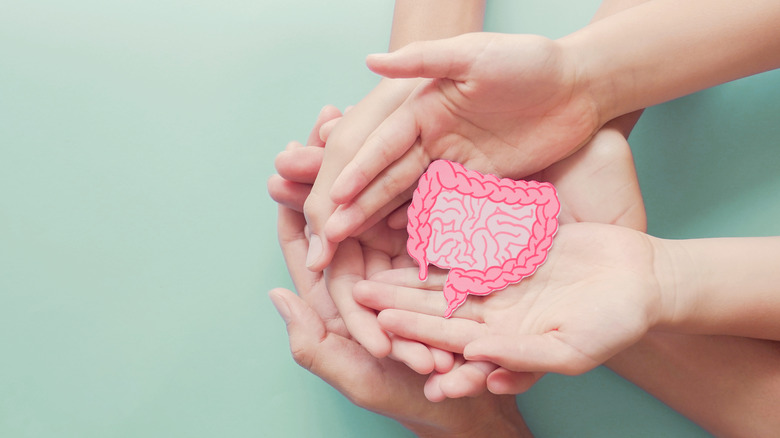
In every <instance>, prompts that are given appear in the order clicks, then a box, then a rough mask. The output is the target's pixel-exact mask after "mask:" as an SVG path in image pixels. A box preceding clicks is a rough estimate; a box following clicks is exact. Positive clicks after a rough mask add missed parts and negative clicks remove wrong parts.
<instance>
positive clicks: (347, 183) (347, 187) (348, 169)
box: [328, 162, 358, 205]
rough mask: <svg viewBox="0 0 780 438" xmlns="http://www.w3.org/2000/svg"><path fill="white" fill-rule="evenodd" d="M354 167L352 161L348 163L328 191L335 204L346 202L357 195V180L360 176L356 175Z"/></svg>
mask: <svg viewBox="0 0 780 438" xmlns="http://www.w3.org/2000/svg"><path fill="white" fill-rule="evenodd" d="M354 168H355V166H354V165H353V164H352V163H351V162H350V163H347V164H346V165H345V166H344V168H343V169H342V170H341V173H340V174H339V176H337V177H336V179H335V180H334V181H333V185H331V187H330V190H329V191H328V197H330V200H331V201H333V203H334V204H337V205H343V204H346V203H348V202H349V201H351V200H352V199H353V198H354V197H355V195H357V191H358V190H357V188H356V185H355V182H356V179H357V178H358V177H357V176H356V175H355V172H354Z"/></svg>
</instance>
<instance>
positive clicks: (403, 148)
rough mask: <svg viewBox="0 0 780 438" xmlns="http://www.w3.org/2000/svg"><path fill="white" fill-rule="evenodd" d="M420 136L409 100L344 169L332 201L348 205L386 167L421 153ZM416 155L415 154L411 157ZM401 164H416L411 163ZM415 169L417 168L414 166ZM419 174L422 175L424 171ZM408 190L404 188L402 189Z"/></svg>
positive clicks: (334, 188) (387, 197)
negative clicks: (418, 142) (417, 145)
mask: <svg viewBox="0 0 780 438" xmlns="http://www.w3.org/2000/svg"><path fill="white" fill-rule="evenodd" d="M419 135H420V128H419V126H418V124H417V120H416V118H415V114H414V110H413V108H412V105H410V104H409V103H408V101H407V103H404V104H403V105H401V106H400V107H398V109H396V110H395V111H393V113H392V114H390V115H389V116H388V117H387V118H386V119H385V120H384V121H383V122H382V123H381V124H380V125H379V126H378V127H377V128H376V129H375V130H374V131H373V132H372V133H371V135H369V136H368V137H367V138H366V140H365V142H363V145H362V146H361V147H360V149H359V150H358V151H357V152H356V153H355V156H354V157H353V158H352V160H351V161H349V163H347V164H346V165H345V166H344V168H343V169H342V170H341V172H340V173H339V175H338V177H337V178H336V179H335V180H334V181H333V185H332V187H331V189H330V192H329V196H330V199H331V200H332V201H333V202H335V203H337V204H346V203H347V202H349V201H350V200H352V199H353V198H354V197H355V196H357V194H358V193H360V191H361V190H363V189H364V188H365V187H367V186H368V185H369V184H370V183H371V182H372V181H373V180H374V178H376V176H377V175H379V174H380V173H381V172H382V171H383V170H384V169H385V168H387V167H388V166H390V165H391V164H393V163H394V162H395V161H396V160H398V159H399V158H401V157H402V156H404V155H405V154H406V153H407V151H409V150H410V149H416V154H418V155H420V154H422V149H421V148H419V147H416V148H413V145H415V143H416V142H417V137H418V136H419ZM416 156H417V155H412V157H416ZM400 164H401V165H409V164H411V165H414V163H409V162H408V161H405V162H401V163H400ZM425 165H427V163H425ZM414 169H416V168H414V167H413V170H414ZM423 171H424V169H423ZM420 173H421V174H422V172H420ZM393 176H395V175H391V177H393ZM390 182H391V183H393V184H396V183H398V182H400V181H392V180H391V181H390ZM406 187H408V185H407V186H406ZM406 187H402V189H405V188H406ZM400 191H401V190H398V191H396V192H395V193H393V194H392V195H389V196H388V195H385V196H383V203H386V202H387V201H388V200H390V199H392V198H393V197H394V196H395V195H397V194H398V193H400Z"/></svg>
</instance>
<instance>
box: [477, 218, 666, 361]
mask: <svg viewBox="0 0 780 438" xmlns="http://www.w3.org/2000/svg"><path fill="white" fill-rule="evenodd" d="M556 247H557V248H556V251H553V252H551V253H550V258H549V260H548V261H547V263H546V264H545V265H544V266H542V267H541V268H540V269H539V270H538V271H537V272H536V274H534V275H533V276H532V277H530V278H527V279H525V280H523V282H521V283H519V284H517V285H514V286H510V287H508V288H507V289H506V290H504V291H502V292H501V293H496V294H492V295H490V296H488V297H486V298H485V299H484V301H483V302H482V303H481V307H482V310H481V312H482V314H483V315H482V316H483V318H484V324H485V327H486V333H487V334H489V335H498V336H509V337H515V338H522V336H523V335H545V336H549V337H550V338H552V339H553V340H554V341H555V342H557V343H560V344H561V345H565V346H567V349H566V351H567V352H568V354H570V355H571V357H570V358H569V359H567V360H566V361H562V363H561V364H560V365H561V366H562V367H563V368H561V369H558V370H556V371H561V372H569V373H573V372H583V371H586V370H587V369H590V368H593V367H595V366H596V365H599V364H601V363H603V362H604V361H605V360H607V359H608V358H609V357H611V356H612V355H613V354H615V353H617V352H618V351H620V350H622V349H623V348H625V347H626V346H628V345H631V344H633V343H634V342H636V341H637V340H638V339H639V338H640V337H641V336H642V335H644V333H645V332H646V330H647V327H648V326H649V321H648V314H647V310H646V309H652V308H654V306H656V305H657V303H656V302H655V301H654V300H655V295H654V294H653V291H654V288H655V287H656V284H655V283H654V280H653V279H654V276H653V272H652V269H651V268H648V267H651V266H652V253H653V251H652V246H651V244H650V243H649V241H647V240H646V238H645V237H644V235H642V234H641V233H638V232H635V231H632V230H628V229H625V228H622V227H612V226H605V225H600V224H573V225H566V226H563V227H562V228H561V230H560V232H559V235H558V236H557V241H556ZM567 367H571V368H567Z"/></svg>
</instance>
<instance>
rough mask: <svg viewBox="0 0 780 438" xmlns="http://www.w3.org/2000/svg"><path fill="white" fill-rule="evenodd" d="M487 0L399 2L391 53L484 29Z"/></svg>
mask: <svg viewBox="0 0 780 438" xmlns="http://www.w3.org/2000/svg"><path fill="white" fill-rule="evenodd" d="M484 15H485V0H396V2H395V10H394V12H393V28H392V32H391V34H390V51H391V52H392V51H394V50H397V49H400V48H401V47H403V46H405V45H407V44H409V43H411V42H414V41H424V40H433V39H441V38H448V37H452V36H456V35H460V34H463V33H468V32H478V31H480V30H482V22H483V18H484Z"/></svg>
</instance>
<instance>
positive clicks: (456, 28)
mask: <svg viewBox="0 0 780 438" xmlns="http://www.w3.org/2000/svg"><path fill="white" fill-rule="evenodd" d="M484 7H485V0H455V1H453V0H418V1H415V0H397V1H396V4H395V10H394V14H393V25H392V31H391V37H390V51H394V50H397V49H399V48H401V47H404V46H405V45H407V44H409V43H410V42H413V41H421V40H431V39H440V38H447V37H451V36H455V35H459V34H462V33H467V32H474V31H478V30H481V29H482V19H483V15H484ZM419 82H420V81H419V80H418V79H415V78H411V79H383V80H382V81H381V82H380V83H379V85H377V87H376V88H375V89H374V90H372V91H371V92H370V93H369V94H368V95H367V96H366V97H365V98H364V99H363V100H361V101H360V102H359V103H358V104H357V105H356V106H355V107H354V108H353V109H352V110H351V111H349V112H348V114H346V115H345V116H344V119H343V120H342V121H341V122H340V123H338V125H336V127H335V128H334V130H333V132H332V133H331V135H330V138H329V140H328V148H327V150H326V153H325V157H324V161H323V167H322V170H321V171H320V173H319V174H318V176H317V180H316V182H315V184H314V188H313V189H312V194H311V196H309V198H308V199H307V200H306V205H305V213H306V219H307V221H308V223H309V226H310V227H311V230H312V233H313V235H314V236H315V237H314V242H315V244H313V245H312V247H311V248H310V251H309V254H308V257H307V260H306V264H307V266H309V267H310V268H311V269H314V270H322V269H323V268H324V267H325V266H326V265H327V264H328V262H329V261H330V259H331V257H332V256H333V253H334V252H335V251H336V246H337V243H336V242H332V241H330V240H329V239H328V238H326V237H325V235H324V234H323V232H322V229H323V227H324V225H325V221H326V220H327V218H328V217H329V216H330V215H331V213H333V211H334V210H335V209H336V204H334V203H333V202H332V201H331V199H330V196H329V191H330V187H331V185H332V183H333V181H334V180H335V179H336V176H338V174H339V173H340V172H341V169H342V168H343V167H344V165H345V164H346V163H347V162H348V161H349V160H350V159H351V158H352V157H353V156H354V155H355V153H356V152H357V149H358V148H359V147H360V145H361V144H363V142H364V141H365V139H366V137H368V135H369V134H371V132H372V131H373V130H374V129H375V128H377V127H378V126H379V125H380V124H381V123H382V122H383V121H384V120H385V118H387V116H389V115H390V114H391V113H392V112H393V111H395V109H396V108H398V107H399V106H400V105H401V103H403V101H404V100H406V98H407V97H409V94H410V93H411V92H412V90H414V89H415V88H416V87H417V85H418V84H419ZM400 202H402V201H399V202H397V203H396V205H395V206H389V207H388V209H387V210H388V211H385V212H384V213H389V212H390V211H392V210H393V209H394V208H395V207H397V206H398V205H400Z"/></svg>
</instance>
